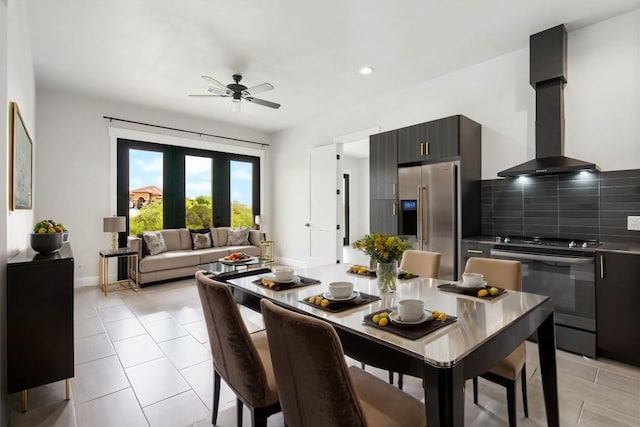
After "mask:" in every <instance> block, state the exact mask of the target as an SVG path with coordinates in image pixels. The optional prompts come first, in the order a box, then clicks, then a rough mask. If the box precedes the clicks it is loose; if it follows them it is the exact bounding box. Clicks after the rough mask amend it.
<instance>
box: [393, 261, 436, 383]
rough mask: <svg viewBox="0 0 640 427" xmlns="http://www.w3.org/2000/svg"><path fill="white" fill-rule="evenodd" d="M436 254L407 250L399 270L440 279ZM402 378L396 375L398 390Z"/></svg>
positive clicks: (400, 375)
mask: <svg viewBox="0 0 640 427" xmlns="http://www.w3.org/2000/svg"><path fill="white" fill-rule="evenodd" d="M441 258H442V255H441V254H439V253H438V252H428V251H418V250H415V249H407V250H406V251H404V252H403V254H402V260H401V261H400V269H401V270H405V271H410V272H412V273H415V274H417V275H418V276H422V277H429V278H432V279H438V278H439V277H440V259H441ZM389 384H393V372H391V371H389ZM402 387H403V376H402V374H400V373H399V374H398V388H399V389H400V390H402Z"/></svg>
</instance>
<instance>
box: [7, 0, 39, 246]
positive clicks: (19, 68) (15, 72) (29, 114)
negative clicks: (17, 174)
mask: <svg viewBox="0 0 640 427" xmlns="http://www.w3.org/2000/svg"><path fill="white" fill-rule="evenodd" d="M8 12H9V15H8V17H9V20H8V23H7V28H8V51H7V52H8V53H7V59H8V70H7V98H8V101H13V102H17V103H18V107H19V108H20V113H21V114H22V118H23V120H24V122H25V126H26V127H27V131H28V132H29V135H30V136H31V139H32V140H33V151H34V153H37V152H38V149H37V147H38V143H37V140H38V139H37V135H36V85H35V77H34V71H33V59H32V56H31V43H30V41H29V25H28V22H27V13H26V4H25V2H23V1H19V0H10V1H9V9H8ZM4 117H7V116H6V115H5V116H4ZM37 167H38V164H37V156H34V161H33V170H34V171H35V170H36V169H37ZM33 187H34V188H33V192H32V194H35V192H36V189H37V184H36V183H35V182H34V183H33ZM5 200H6V199H5ZM36 206H37V201H36V199H35V197H34V198H33V207H34V209H36ZM32 226H33V210H15V211H11V212H9V217H8V220H7V248H8V251H9V255H12V254H14V253H16V252H17V251H18V250H20V249H24V248H26V247H27V246H28V245H29V239H28V234H29V232H30V231H31V227H32Z"/></svg>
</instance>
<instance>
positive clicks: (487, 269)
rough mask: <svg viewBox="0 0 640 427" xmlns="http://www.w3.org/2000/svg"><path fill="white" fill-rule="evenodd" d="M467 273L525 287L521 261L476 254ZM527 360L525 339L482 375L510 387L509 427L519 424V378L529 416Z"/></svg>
mask: <svg viewBox="0 0 640 427" xmlns="http://www.w3.org/2000/svg"><path fill="white" fill-rule="evenodd" d="M464 272H465V273H480V274H482V275H483V276H484V280H486V282H487V283H488V284H489V285H493V286H499V287H502V288H505V289H510V290H512V291H521V290H522V264H521V263H520V261H510V260H503V259H492V258H480V257H473V258H469V260H468V261H467V266H466V268H465V270H464ZM526 360H527V352H526V347H525V343H524V342H523V343H522V344H520V345H519V346H518V348H516V349H515V350H514V351H513V352H512V353H511V354H510V355H508V356H507V357H506V358H504V359H503V360H502V361H500V363H498V364H497V365H496V366H494V367H493V368H491V370H489V371H488V372H485V373H484V374H482V375H480V376H481V377H482V378H484V379H486V380H489V381H491V382H494V383H496V384H500V385H501V386H503V387H506V389H507V408H508V411H509V427H516V382H517V381H518V377H520V382H521V383H522V406H523V409H524V416H525V417H529V406H528V403H527V365H526ZM473 402H474V403H475V404H478V377H474V378H473Z"/></svg>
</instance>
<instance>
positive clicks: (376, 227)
mask: <svg viewBox="0 0 640 427" xmlns="http://www.w3.org/2000/svg"><path fill="white" fill-rule="evenodd" d="M369 231H370V232H371V233H386V234H389V235H392V236H397V235H398V204H397V201H396V200H395V199H371V205H370V207H369Z"/></svg>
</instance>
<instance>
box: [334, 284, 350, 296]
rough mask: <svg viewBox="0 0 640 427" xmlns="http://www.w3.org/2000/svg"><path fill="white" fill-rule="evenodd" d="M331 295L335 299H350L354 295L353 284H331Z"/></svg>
mask: <svg viewBox="0 0 640 427" xmlns="http://www.w3.org/2000/svg"><path fill="white" fill-rule="evenodd" d="M329 293H330V294H331V296H332V297H334V298H348V297H350V296H351V294H352V293H353V283H351V282H331V283H329Z"/></svg>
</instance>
